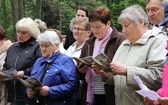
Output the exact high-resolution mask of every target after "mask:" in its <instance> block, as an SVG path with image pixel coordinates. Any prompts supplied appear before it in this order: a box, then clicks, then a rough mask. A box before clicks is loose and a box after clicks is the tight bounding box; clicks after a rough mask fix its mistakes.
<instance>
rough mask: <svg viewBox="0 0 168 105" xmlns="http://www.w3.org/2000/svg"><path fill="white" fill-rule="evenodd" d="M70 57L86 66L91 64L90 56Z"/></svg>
mask: <svg viewBox="0 0 168 105" xmlns="http://www.w3.org/2000/svg"><path fill="white" fill-rule="evenodd" d="M72 58H73V59H75V60H76V61H77V62H82V63H83V64H85V65H87V66H91V63H92V62H93V59H92V56H87V57H83V58H77V57H72Z"/></svg>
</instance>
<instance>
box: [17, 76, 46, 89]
mask: <svg viewBox="0 0 168 105" xmlns="http://www.w3.org/2000/svg"><path fill="white" fill-rule="evenodd" d="M17 79H18V80H19V81H20V82H21V83H22V84H23V85H24V86H26V87H27V88H30V89H32V90H34V91H38V89H37V87H42V86H43V85H42V83H41V82H40V81H39V80H38V79H37V78H35V77H32V78H28V79H26V80H23V79H22V78H17Z"/></svg>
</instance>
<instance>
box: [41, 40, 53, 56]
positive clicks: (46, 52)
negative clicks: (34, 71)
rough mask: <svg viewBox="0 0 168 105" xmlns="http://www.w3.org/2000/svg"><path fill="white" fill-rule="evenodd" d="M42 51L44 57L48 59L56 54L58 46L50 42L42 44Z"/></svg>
mask: <svg viewBox="0 0 168 105" xmlns="http://www.w3.org/2000/svg"><path fill="white" fill-rule="evenodd" d="M40 49H41V53H42V55H43V57H44V58H47V57H49V56H50V55H51V54H53V53H54V52H55V50H56V46H54V45H52V44H51V43H50V42H41V43H40Z"/></svg>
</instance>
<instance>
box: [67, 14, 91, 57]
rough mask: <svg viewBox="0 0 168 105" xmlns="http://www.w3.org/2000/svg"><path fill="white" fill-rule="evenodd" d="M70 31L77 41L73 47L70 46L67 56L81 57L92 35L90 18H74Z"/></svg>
mask: <svg viewBox="0 0 168 105" xmlns="http://www.w3.org/2000/svg"><path fill="white" fill-rule="evenodd" d="M70 29H71V31H72V33H73V37H74V39H75V40H76V41H75V42H74V43H73V44H72V45H71V46H69V48H68V49H67V52H66V54H67V55H68V56H71V57H79V56H80V54H81V49H82V47H83V45H84V43H85V41H86V40H87V39H89V36H90V34H91V26H90V23H89V20H88V18H87V17H78V18H73V19H72V20H71V23H70Z"/></svg>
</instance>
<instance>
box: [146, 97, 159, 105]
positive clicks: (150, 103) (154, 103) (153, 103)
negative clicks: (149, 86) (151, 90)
mask: <svg viewBox="0 0 168 105" xmlns="http://www.w3.org/2000/svg"><path fill="white" fill-rule="evenodd" d="M144 101H145V102H146V104H147V105H159V104H160V103H159V102H158V101H153V100H150V99H149V98H148V97H145V98H144Z"/></svg>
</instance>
